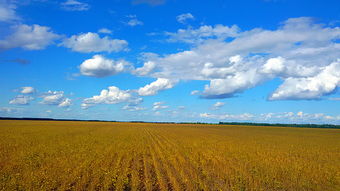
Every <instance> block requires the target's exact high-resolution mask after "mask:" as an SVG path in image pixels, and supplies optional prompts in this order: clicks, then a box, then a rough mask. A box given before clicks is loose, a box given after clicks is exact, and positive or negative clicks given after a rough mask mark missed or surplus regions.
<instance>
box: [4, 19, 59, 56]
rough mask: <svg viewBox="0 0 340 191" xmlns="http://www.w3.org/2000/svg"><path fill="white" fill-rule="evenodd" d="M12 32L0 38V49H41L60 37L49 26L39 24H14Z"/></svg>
mask: <svg viewBox="0 0 340 191" xmlns="http://www.w3.org/2000/svg"><path fill="white" fill-rule="evenodd" d="M12 29H13V33H12V34H11V35H9V36H7V37H6V38H5V39H3V40H0V49H11V48H19V47H20V48H23V49H26V50H41V49H44V48H46V47H47V46H48V45H50V44H53V42H54V40H56V39H58V38H60V36H59V35H57V34H55V33H53V32H52V31H51V29H50V28H49V27H45V26H40V25H32V26H30V25H25V24H21V25H16V26H13V27H12Z"/></svg>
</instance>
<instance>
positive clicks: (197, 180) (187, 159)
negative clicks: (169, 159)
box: [158, 132, 207, 189]
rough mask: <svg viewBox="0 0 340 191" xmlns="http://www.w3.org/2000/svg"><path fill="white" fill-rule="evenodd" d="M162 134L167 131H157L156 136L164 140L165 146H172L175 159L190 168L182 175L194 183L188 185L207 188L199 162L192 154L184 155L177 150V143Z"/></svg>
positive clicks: (204, 175) (205, 176)
mask: <svg viewBox="0 0 340 191" xmlns="http://www.w3.org/2000/svg"><path fill="white" fill-rule="evenodd" d="M163 134H167V133H166V132H163V133H159V134H158V136H159V139H161V140H164V144H165V145H166V146H165V147H167V148H172V149H173V150H174V151H173V152H174V153H178V154H176V156H178V160H177V161H178V162H181V163H182V164H183V166H185V167H186V168H188V169H190V170H188V171H186V175H184V176H186V177H184V178H190V183H194V185H191V186H190V187H191V188H197V189H207V187H206V186H205V185H206V181H207V180H206V178H207V174H206V172H205V171H204V169H203V167H202V165H201V164H199V163H198V162H197V160H196V158H193V156H190V155H189V156H188V155H185V154H184V153H183V152H181V151H180V150H179V145H178V144H175V143H173V142H172V141H170V139H169V138H167V137H166V136H164V135H163ZM191 154H192V153H191ZM175 166H177V165H175Z"/></svg>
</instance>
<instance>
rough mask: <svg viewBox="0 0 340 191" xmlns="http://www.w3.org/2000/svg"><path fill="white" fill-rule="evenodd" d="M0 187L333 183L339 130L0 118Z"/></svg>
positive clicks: (338, 170)
mask: <svg viewBox="0 0 340 191" xmlns="http://www.w3.org/2000/svg"><path fill="white" fill-rule="evenodd" d="M0 190H39V191H40V190H299V191H300V190H322V191H332V190H334V191H335V190H340V130H339V129H309V128H291V127H251V126H230V125H202V124H201V125H199V124H151V123H117V122H69V121H68V122H67V121H11V120H3V121H0Z"/></svg>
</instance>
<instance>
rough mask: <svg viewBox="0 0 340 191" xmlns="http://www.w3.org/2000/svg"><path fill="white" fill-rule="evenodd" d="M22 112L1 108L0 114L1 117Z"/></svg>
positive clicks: (10, 108) (15, 109)
mask: <svg viewBox="0 0 340 191" xmlns="http://www.w3.org/2000/svg"><path fill="white" fill-rule="evenodd" d="M18 112H20V109H18V108H12V107H0V114H1V115H10V114H15V113H18Z"/></svg>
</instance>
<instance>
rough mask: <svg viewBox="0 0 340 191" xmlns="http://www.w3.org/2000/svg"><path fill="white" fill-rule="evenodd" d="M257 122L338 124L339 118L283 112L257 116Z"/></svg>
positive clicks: (322, 114)
mask: <svg viewBox="0 0 340 191" xmlns="http://www.w3.org/2000/svg"><path fill="white" fill-rule="evenodd" d="M257 120H258V121H265V122H280V123H282V122H284V123H287V122H289V123H329V122H335V123H339V122H340V116H332V115H327V114H324V113H304V112H302V111H299V112H296V113H294V112H283V113H264V114H261V115H260V116H257Z"/></svg>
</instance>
